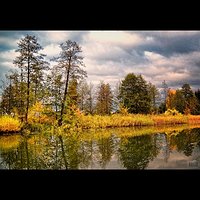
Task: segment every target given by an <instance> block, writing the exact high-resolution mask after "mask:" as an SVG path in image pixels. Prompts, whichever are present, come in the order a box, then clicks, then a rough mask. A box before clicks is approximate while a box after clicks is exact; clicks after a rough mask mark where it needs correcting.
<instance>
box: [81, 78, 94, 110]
mask: <svg viewBox="0 0 200 200" xmlns="http://www.w3.org/2000/svg"><path fill="white" fill-rule="evenodd" d="M93 96H94V95H93V84H92V83H90V84H88V83H87V82H86V81H85V80H83V81H80V82H79V84H78V107H79V109H80V110H81V111H84V112H85V113H86V114H88V113H90V114H93V110H94V105H93V104H94V97H93Z"/></svg>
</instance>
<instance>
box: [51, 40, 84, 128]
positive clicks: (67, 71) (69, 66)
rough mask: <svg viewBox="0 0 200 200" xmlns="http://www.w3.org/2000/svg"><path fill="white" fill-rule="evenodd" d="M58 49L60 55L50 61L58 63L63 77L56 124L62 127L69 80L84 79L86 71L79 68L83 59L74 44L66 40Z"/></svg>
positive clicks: (79, 48)
mask: <svg viewBox="0 0 200 200" xmlns="http://www.w3.org/2000/svg"><path fill="white" fill-rule="evenodd" d="M60 48H61V52H60V55H59V56H58V57H55V58H53V59H52V60H54V61H57V62H58V65H57V67H58V68H59V69H61V70H63V72H64V75H65V77H64V79H65V89H64V95H63V98H62V103H61V111H60V119H59V121H58V124H59V125H62V120H63V113H64V109H65V102H66V98H67V93H68V84H69V80H70V78H72V77H73V78H75V79H77V80H78V79H80V78H83V77H86V76H87V74H86V71H84V70H83V69H81V68H80V66H84V64H83V57H82V56H80V55H79V54H80V53H81V52H82V50H81V47H80V46H79V45H78V44H77V43H76V42H72V41H71V40H68V41H66V42H65V43H62V44H61V45H60Z"/></svg>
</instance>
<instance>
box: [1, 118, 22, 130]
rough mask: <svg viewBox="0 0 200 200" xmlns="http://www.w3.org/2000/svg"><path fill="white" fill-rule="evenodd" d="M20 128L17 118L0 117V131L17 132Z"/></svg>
mask: <svg viewBox="0 0 200 200" xmlns="http://www.w3.org/2000/svg"><path fill="white" fill-rule="evenodd" d="M20 129H21V123H20V121H19V120H18V119H15V118H12V117H11V116H7V115H6V116H1V117H0V132H17V131H20Z"/></svg>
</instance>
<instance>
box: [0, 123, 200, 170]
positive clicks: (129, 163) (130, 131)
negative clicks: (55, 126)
mask: <svg viewBox="0 0 200 200" xmlns="http://www.w3.org/2000/svg"><path fill="white" fill-rule="evenodd" d="M199 168H200V128H194V127H183V126H179V127H145V128H118V129H105V130H98V131H85V132H81V133H59V134H52V133H50V132H48V131H46V132H45V131H43V132H34V133H29V134H26V135H23V136H22V135H21V134H16V135H1V136H0V169H24V170H27V169H36V170H37V169H55V170H60V169H199Z"/></svg>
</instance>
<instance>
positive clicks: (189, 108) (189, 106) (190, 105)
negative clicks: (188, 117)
mask: <svg viewBox="0 0 200 200" xmlns="http://www.w3.org/2000/svg"><path fill="white" fill-rule="evenodd" d="M181 92H182V94H183V98H184V102H185V107H184V113H186V114H189V113H192V114H193V113H195V111H196V106H197V99H196V97H195V95H194V92H193V91H192V89H191V87H190V85H189V84H188V83H185V84H184V85H183V86H182V89H181Z"/></svg>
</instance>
